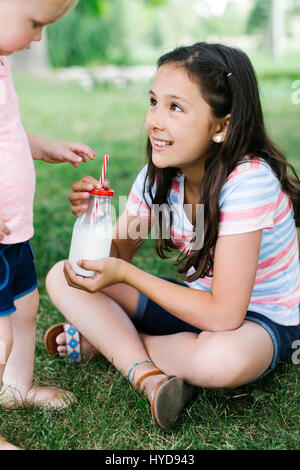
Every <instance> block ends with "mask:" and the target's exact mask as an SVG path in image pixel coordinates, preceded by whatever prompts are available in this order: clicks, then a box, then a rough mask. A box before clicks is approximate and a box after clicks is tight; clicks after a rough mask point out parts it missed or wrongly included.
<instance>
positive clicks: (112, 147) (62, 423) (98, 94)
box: [0, 76, 300, 450]
mask: <svg viewBox="0 0 300 470" xmlns="http://www.w3.org/2000/svg"><path fill="white" fill-rule="evenodd" d="M15 83H16V87H17V90H18V93H19V96H20V101H21V108H22V114H23V122H24V125H25V127H26V129H27V130H29V131H31V132H33V133H37V134H40V135H43V136H45V137H48V138H55V139H68V140H72V141H78V142H80V141H82V142H85V143H87V144H89V145H91V146H92V147H93V149H94V150H95V152H96V155H97V158H96V160H95V161H94V162H88V163H86V164H85V165H81V166H80V167H79V168H77V169H75V168H73V167H72V166H71V165H47V164H44V163H42V162H36V173H37V189H36V197H35V236H34V239H33V247H34V250H35V255H36V265H37V270H38V277H39V283H40V299H41V300H40V308H39V313H38V318H37V351H36V363H35V379H36V380H37V381H39V382H41V383H46V384H52V385H56V386H59V387H61V388H66V389H69V390H72V391H73V393H74V394H75V395H76V396H77V398H78V405H76V406H74V407H73V408H72V409H70V410H67V411H64V412H62V413H58V412H43V411H39V410H36V409H34V408H31V407H27V408H23V409H21V410H18V411H13V412H10V411H3V410H1V411H0V419H1V421H0V434H3V435H5V436H6V438H7V439H9V440H10V441H11V442H13V443H15V444H17V445H20V446H22V447H23V448H25V449H45V450H46V449H124V450H129V449H130V450H132V449H168V450H170V449H176V450H179V449H181V450H187V449H296V448H297V447H299V441H300V436H299V430H300V423H299V395H298V394H299V377H300V374H299V372H300V369H299V366H296V365H285V366H282V367H281V368H280V369H278V370H277V371H276V372H275V373H274V374H272V375H270V376H268V377H266V378H265V379H264V380H263V381H262V382H260V383H259V384H253V385H248V386H244V387H240V388H238V389H234V390H220V391H212V390H204V389H203V390H200V393H199V396H198V398H197V400H196V401H195V402H194V403H193V404H192V405H191V406H190V407H189V408H188V409H187V410H186V412H185V413H184V415H183V416H182V417H180V419H179V420H178V423H177V426H176V428H175V429H174V431H172V432H168V433H165V432H162V431H161V430H158V429H157V428H155V426H154V424H153V423H152V420H151V415H150V411H149V408H148V406H147V404H146V403H145V402H144V401H143V400H139V399H138V395H137V394H136V392H135V391H134V390H133V389H132V388H131V387H129V386H128V384H127V382H126V380H125V379H124V378H123V377H122V376H121V375H120V374H119V373H118V372H116V371H115V369H114V368H113V367H112V366H111V365H110V364H109V363H108V362H107V361H106V360H105V359H101V358H99V359H95V360H93V361H91V362H89V363H83V364H81V365H79V366H71V365H69V364H68V363H66V362H64V361H62V360H60V359H54V360H53V359H51V358H49V357H48V355H47V353H46V351H45V350H44V346H43V335H44V332H45V330H46V329H47V328H48V327H49V326H51V325H52V324H53V323H55V322H57V321H60V320H61V315H60V314H59V312H58V311H57V310H56V309H55V308H54V307H53V306H52V305H51V302H50V301H49V298H48V295H47V293H46V290H45V285H44V279H45V276H46V274H47V271H48V270H49V269H50V267H51V266H52V265H53V264H54V263H55V262H56V261H58V260H60V259H62V258H66V257H67V256H68V249H69V243H70V237H71V232H72V227H73V223H74V220H75V219H74V217H73V216H72V214H71V212H70V209H69V202H68V199H67V195H68V193H69V192H70V188H71V184H72V182H73V181H75V180H79V179H80V178H81V176H83V175H84V174H91V175H93V176H95V177H98V176H99V173H100V167H101V163H102V159H103V155H104V154H105V153H107V152H108V153H109V154H110V156H111V159H110V162H109V169H108V178H109V179H110V180H111V184H112V187H113V188H114V189H115V191H116V196H115V198H114V200H115V201H117V200H118V196H120V195H127V194H128V192H129V189H130V186H131V184H132V182H133V181H134V178H135V175H136V174H137V171H138V170H139V169H140V168H141V167H142V166H143V165H144V162H145V156H144V143H145V131H144V126H143V120H144V117H145V112H146V109H147V105H148V98H147V92H148V89H149V84H147V83H145V84H139V85H135V86H133V85H131V86H128V87H127V88H124V89H116V88H113V87H99V88H96V89H95V90H93V91H92V92H89V93H86V92H83V91H82V89H81V88H80V87H79V86H77V85H76V84H71V85H70V84H62V83H53V82H50V81H47V80H37V79H36V78H34V77H29V76H23V77H20V76H17V77H16V80H15ZM261 92H262V99H263V103H264V108H265V116H266V121H267V126H268V129H269V131H270V133H271V135H272V137H273V138H274V140H276V142H277V143H278V144H279V146H280V147H281V148H282V149H283V150H284V151H285V152H286V154H287V156H288V160H289V161H290V162H291V163H292V164H293V165H295V167H296V169H297V172H298V174H300V157H299V147H300V138H299V112H300V105H298V106H297V105H295V104H292V102H291V94H292V88H291V81H288V80H282V81H278V82H275V83H274V82H271V81H270V82H267V81H266V82H264V83H263V84H262V86H261ZM116 209H117V207H116ZM153 255H154V251H153V241H152V240H148V241H146V242H145V243H144V245H143V247H142V248H141V249H140V251H139V252H138V254H137V255H136V257H135V258H134V261H133V262H134V264H136V265H137V266H138V267H140V268H142V269H144V270H146V271H149V272H151V273H153V274H159V275H165V276H171V277H176V278H177V279H180V277H179V275H178V274H177V273H176V268H175V267H174V266H173V260H172V259H171V260H168V261H167V262H166V261H164V262H163V261H162V260H160V259H159V258H158V257H156V256H153ZM83 314H84V312H83Z"/></svg>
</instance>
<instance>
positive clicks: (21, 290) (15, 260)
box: [0, 241, 38, 317]
mask: <svg viewBox="0 0 300 470" xmlns="http://www.w3.org/2000/svg"><path fill="white" fill-rule="evenodd" d="M37 287H38V281H37V276H36V270H35V266H34V255H33V251H32V247H31V245H30V243H29V241H27V242H23V243H15V244H13V245H3V244H0V317H6V316H8V315H11V314H12V313H14V312H15V311H16V307H15V304H14V301H15V300H17V299H20V298H21V297H24V296H25V295H27V294H29V293H30V292H32V291H34V290H35V289H36V288H37Z"/></svg>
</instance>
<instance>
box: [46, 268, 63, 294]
mask: <svg viewBox="0 0 300 470" xmlns="http://www.w3.org/2000/svg"><path fill="white" fill-rule="evenodd" d="M63 269H64V261H59V262H58V263H56V264H55V265H54V266H53V267H52V268H51V269H50V271H49V272H48V274H47V276H46V280H45V284H46V289H47V292H48V294H49V296H50V298H51V299H52V297H54V296H55V293H56V292H57V289H58V288H59V286H61V285H62V282H66V280H65V276H64V272H63Z"/></svg>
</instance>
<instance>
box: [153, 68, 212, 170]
mask: <svg viewBox="0 0 300 470" xmlns="http://www.w3.org/2000/svg"><path fill="white" fill-rule="evenodd" d="M218 123H219V120H217V119H216V118H214V117H213V115H212V110H211V107H210V106H209V105H208V104H207V103H206V101H205V100H204V99H203V97H202V96H201V93H200V90H199V87H198V86H197V85H196V84H195V83H194V82H193V81H191V80H190V78H189V76H188V75H187V73H186V71H185V70H184V68H183V67H182V66H179V65H176V64H165V65H162V66H161V67H160V68H159V69H158V71H157V73H156V76H155V78H154V82H153V87H152V90H150V108H149V111H148V114H147V117H146V127H147V131H148V135H149V138H150V142H151V144H152V161H153V163H154V165H155V166H156V167H158V168H166V167H177V168H180V169H182V170H184V169H187V168H193V167H195V168H196V167H198V166H200V167H201V166H203V165H204V162H205V158H206V156H207V154H208V152H209V150H210V149H211V147H212V145H213V136H214V134H215V132H216V130H217V127H218Z"/></svg>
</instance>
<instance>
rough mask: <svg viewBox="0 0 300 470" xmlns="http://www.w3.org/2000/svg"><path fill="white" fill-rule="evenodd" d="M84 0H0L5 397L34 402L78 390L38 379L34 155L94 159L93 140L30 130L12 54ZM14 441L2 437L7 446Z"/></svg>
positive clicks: (0, 330) (0, 334)
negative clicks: (35, 374)
mask: <svg viewBox="0 0 300 470" xmlns="http://www.w3.org/2000/svg"><path fill="white" fill-rule="evenodd" d="M77 1H78V0H43V1H42V2H41V1H39V0H26V1H24V0H0V188H1V198H0V388H1V384H2V388H1V389H0V405H1V406H4V407H6V408H13V407H15V406H16V405H18V404H20V403H22V402H26V403H31V404H35V405H38V406H42V407H44V408H49V407H51V408H52V407H54V408H63V407H66V406H68V405H69V403H70V402H72V401H73V399H74V397H73V395H72V394H71V393H70V392H67V391H63V390H58V389H56V388H53V387H39V386H37V385H33V366H34V350H35V325H34V319H35V316H36V314H37V310H38V303H39V294H38V289H37V288H38V282H37V276H36V271H35V267H34V256H33V252H32V248H31V245H30V242H29V240H30V238H31V237H32V236H33V200H34V192H35V174H34V165H33V159H34V160H44V161H45V162H48V163H63V162H69V163H71V164H73V165H74V166H77V165H78V163H80V162H82V161H86V157H88V158H90V159H93V158H94V152H93V151H92V150H91V149H90V148H89V147H88V146H86V145H83V144H72V143H69V142H65V141H48V140H45V139H43V138H41V137H38V136H35V135H32V134H28V133H27V132H26V131H25V130H24V128H23V126H22V124H21V119H20V111H19V105H18V99H17V96H16V92H15V90H14V86H13V82H12V78H11V73H10V68H9V64H8V62H7V59H6V57H7V56H9V55H11V54H12V53H13V52H15V51H18V50H22V49H26V48H29V47H30V43H31V42H32V41H40V40H41V38H42V31H43V28H44V26H46V25H47V24H49V23H53V22H55V21H57V20H58V19H59V18H61V17H62V16H63V15H64V14H65V13H67V12H68V11H69V10H70V9H71V8H72V7H74V6H75V4H76V3H77ZM7 446H8V444H7V443H6V442H5V441H4V440H3V439H2V438H0V449H1V448H7Z"/></svg>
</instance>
